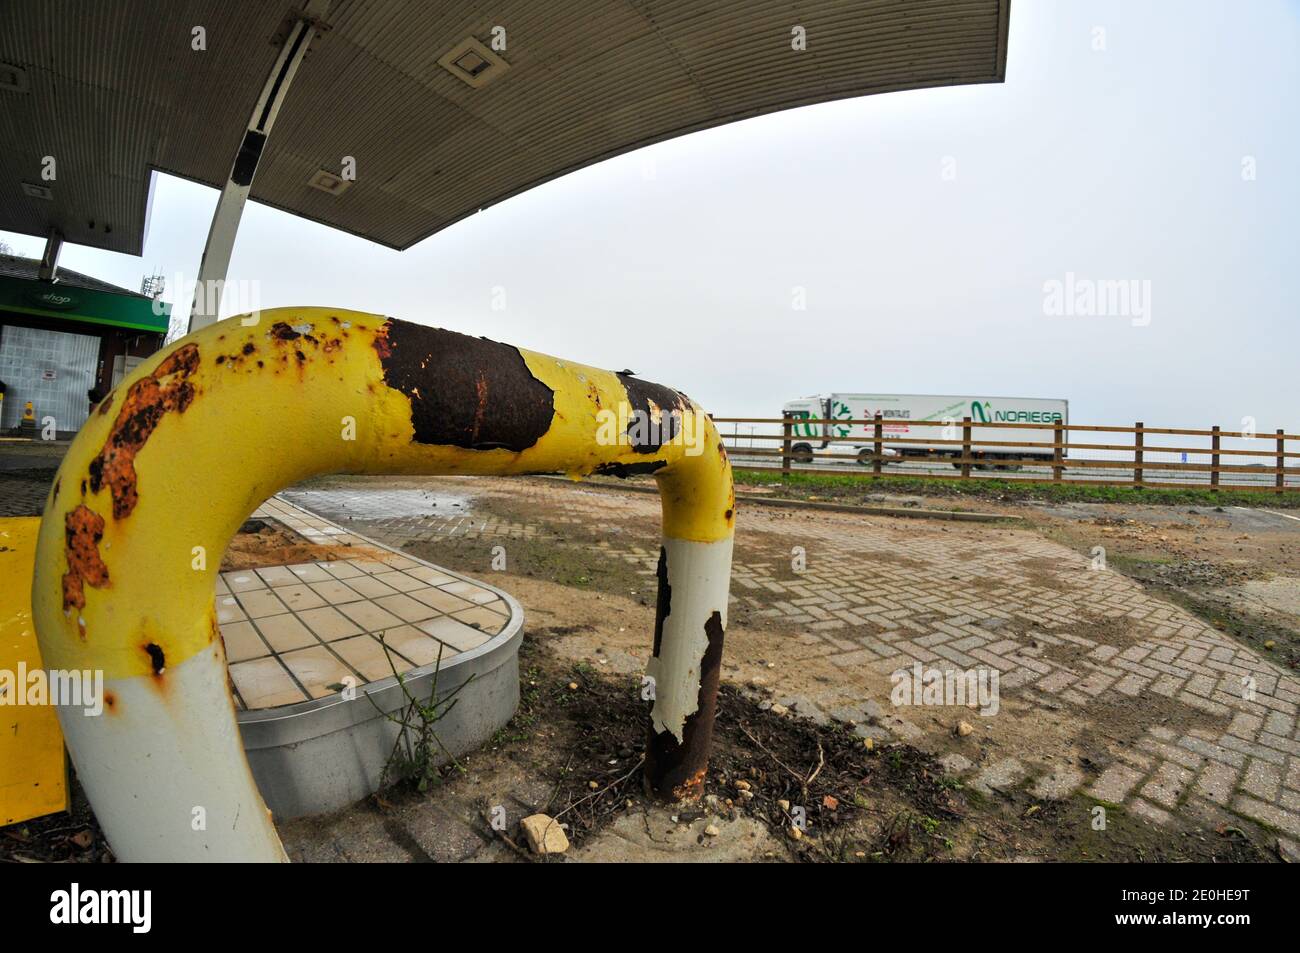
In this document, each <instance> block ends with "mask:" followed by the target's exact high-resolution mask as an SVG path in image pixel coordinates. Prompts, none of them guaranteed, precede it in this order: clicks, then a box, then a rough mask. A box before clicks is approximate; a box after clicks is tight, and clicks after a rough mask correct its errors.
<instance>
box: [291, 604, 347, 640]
mask: <svg viewBox="0 0 1300 953" xmlns="http://www.w3.org/2000/svg"><path fill="white" fill-rule="evenodd" d="M298 618H299V619H301V620H302V621H303V622H305V623H307V627H308V628H310V629H311V630H312V631H313V632H315V633H316V635H317V636H319V637H320V639H321V641H323V642H332V641H334V640H335V639H342V638H346V637H347V636H349V635H360V634H361V630H360V629H359V628H357V627H356V625H354V624H353V622H352V620H350V619H348V618H346V617H345V616H342V615H339V611H338V610H337V609H335V608H334V607H333V606H321V607H320V608H319V609H304V610H303V611H302V612H299V613H298Z"/></svg>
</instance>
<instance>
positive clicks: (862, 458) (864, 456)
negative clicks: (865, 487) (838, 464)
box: [858, 447, 886, 467]
mask: <svg viewBox="0 0 1300 953" xmlns="http://www.w3.org/2000/svg"><path fill="white" fill-rule="evenodd" d="M873 453H875V451H874V450H872V449H871V448H870V447H863V448H862V449H861V450H859V451H858V466H862V467H869V466H871V465H872V464H873V463H875V461H874V460H872V459H871V455H872V454H873ZM885 462H886V461H884V460H882V461H881V463H885Z"/></svg>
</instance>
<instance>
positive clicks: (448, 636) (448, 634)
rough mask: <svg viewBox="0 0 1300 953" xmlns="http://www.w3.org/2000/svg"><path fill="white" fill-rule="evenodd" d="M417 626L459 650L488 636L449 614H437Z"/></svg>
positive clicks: (465, 650) (484, 639)
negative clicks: (434, 617) (436, 616)
mask: <svg viewBox="0 0 1300 953" xmlns="http://www.w3.org/2000/svg"><path fill="white" fill-rule="evenodd" d="M417 628H418V629H419V630H420V631H421V632H426V633H428V634H429V635H431V636H433V637H434V638H435V639H437V640H438V641H439V642H445V643H446V644H447V645H450V646H451V647H452V648H454V649H457V650H458V651H461V652H467V651H469V650H470V649H473V648H477V647H478V646H480V645H482V644H483V643H484V642H486V641H487V640H488V639H489V638H490V636H489V635H488V634H487V633H486V632H480V631H479V630H478V629H475V628H473V627H472V626H468V625H466V624H465V623H464V622H460V621H458V620H456V619H453V618H451V617H449V616H439V617H438V618H436V619H430V620H429V621H428V622H421V623H418V625H417ZM403 654H405V653H403Z"/></svg>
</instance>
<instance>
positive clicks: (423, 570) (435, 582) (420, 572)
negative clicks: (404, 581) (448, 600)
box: [404, 566, 456, 586]
mask: <svg viewBox="0 0 1300 953" xmlns="http://www.w3.org/2000/svg"><path fill="white" fill-rule="evenodd" d="M404 571H405V573H406V574H407V575H408V576H414V577H415V578H416V579H419V580H420V581H421V582H424V583H427V584H428V585H430V586H441V585H442V584H443V583H444V582H455V581H456V577H455V576H449V575H447V574H446V573H445V572H439V571H438V570H436V569H434V568H433V567H432V566H416V567H415V568H414V569H407V570H404Z"/></svg>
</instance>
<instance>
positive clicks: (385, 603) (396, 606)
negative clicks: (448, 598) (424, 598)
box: [375, 594, 438, 622]
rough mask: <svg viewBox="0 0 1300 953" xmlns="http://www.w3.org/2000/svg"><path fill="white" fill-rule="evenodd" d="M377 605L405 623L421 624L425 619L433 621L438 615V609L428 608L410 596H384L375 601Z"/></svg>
mask: <svg viewBox="0 0 1300 953" xmlns="http://www.w3.org/2000/svg"><path fill="white" fill-rule="evenodd" d="M375 605H377V606H382V607H383V608H385V609H387V610H388V611H389V612H391V613H392V614H393V615H395V616H397V617H398V618H399V619H401V620H402V621H403V622H420V621H423V620H424V619H432V618H433V617H434V616H436V615H437V614H438V610H437V609H434V608H431V607H429V606H426V605H425V604H424V603H423V602H416V601H415V600H414V599H412V598H411V597H410V596H407V595H401V594H399V595H396V596H382V597H380V598H378V599H376V600H375Z"/></svg>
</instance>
